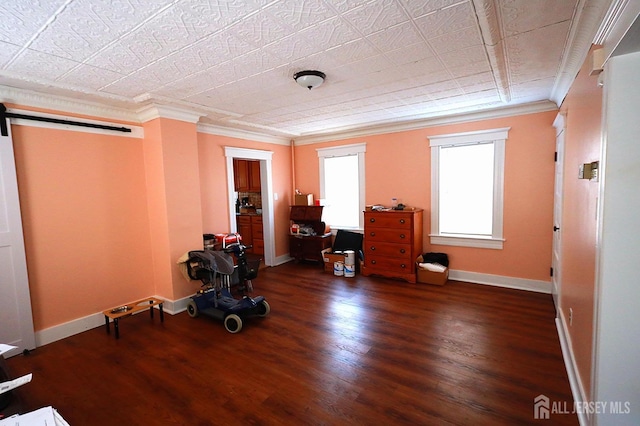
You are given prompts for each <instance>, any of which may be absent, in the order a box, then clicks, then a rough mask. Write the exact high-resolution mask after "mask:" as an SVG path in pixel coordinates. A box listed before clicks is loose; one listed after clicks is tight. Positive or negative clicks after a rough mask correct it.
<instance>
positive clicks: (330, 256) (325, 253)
mask: <svg viewBox="0 0 640 426" xmlns="http://www.w3.org/2000/svg"><path fill="white" fill-rule="evenodd" d="M321 253H322V260H324V271H325V272H331V273H332V274H333V263H334V262H344V253H343V252H338V253H333V252H332V251H331V249H330V248H327V249H324V250H322V252H321Z"/></svg>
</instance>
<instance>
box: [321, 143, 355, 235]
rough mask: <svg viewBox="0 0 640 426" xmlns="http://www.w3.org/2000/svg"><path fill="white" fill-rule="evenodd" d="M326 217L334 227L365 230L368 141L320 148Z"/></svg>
mask: <svg viewBox="0 0 640 426" xmlns="http://www.w3.org/2000/svg"><path fill="white" fill-rule="evenodd" d="M317 151H318V159H319V161H320V198H321V199H324V206H325V207H324V210H323V220H324V222H326V223H327V224H328V225H329V226H330V227H331V228H333V229H352V230H353V229H362V228H363V214H362V212H363V211H364V153H365V152H366V145H365V144H356V145H344V146H339V147H335V148H320V149H318V150H317Z"/></svg>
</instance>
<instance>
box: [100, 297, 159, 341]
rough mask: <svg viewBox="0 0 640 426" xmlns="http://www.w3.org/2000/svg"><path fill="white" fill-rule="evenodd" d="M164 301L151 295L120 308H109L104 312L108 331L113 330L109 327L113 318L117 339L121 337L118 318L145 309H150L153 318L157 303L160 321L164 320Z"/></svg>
mask: <svg viewBox="0 0 640 426" xmlns="http://www.w3.org/2000/svg"><path fill="white" fill-rule="evenodd" d="M163 303H164V300H160V299H156V298H155V297H149V298H146V299H142V300H138V301H137V302H131V303H128V304H126V305H123V306H120V307H118V308H113V309H107V310H106V311H104V312H103V314H104V324H105V326H106V328H107V333H110V332H111V329H110V328H109V318H111V319H112V320H113V328H114V329H115V330H116V339H119V338H120V327H119V325H118V320H119V319H120V318H122V317H126V316H129V315H132V314H135V313H136V312H140V311H144V310H145V309H149V313H150V316H151V318H153V307H154V306H156V305H158V309H159V310H160V322H164V311H163V310H162V305H163Z"/></svg>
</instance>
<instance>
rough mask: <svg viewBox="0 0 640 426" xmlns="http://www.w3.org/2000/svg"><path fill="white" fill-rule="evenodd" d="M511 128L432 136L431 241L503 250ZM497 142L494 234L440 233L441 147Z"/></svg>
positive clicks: (495, 145) (430, 144) (495, 150)
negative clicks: (505, 191)
mask: <svg viewBox="0 0 640 426" xmlns="http://www.w3.org/2000/svg"><path fill="white" fill-rule="evenodd" d="M509 129H510V127H505V128H500V129H491V130H483V131H479V132H465V133H452V134H448V135H438V136H431V137H429V146H430V147H431V233H430V234H429V237H430V242H431V244H439V245H448V246H463V247H477V248H489V249H498V250H499V249H502V247H503V243H504V241H505V239H504V238H503V219H504V216H503V215H504V158H505V142H506V140H507V137H508V135H509ZM487 142H493V144H494V160H495V161H494V173H495V175H494V181H493V183H494V187H493V194H494V197H493V226H492V228H493V233H492V236H490V237H481V236H477V235H451V234H441V233H440V218H439V212H440V208H439V202H440V201H439V196H438V195H439V194H438V188H439V187H440V184H439V175H440V173H439V165H440V147H443V146H447V147H450V146H455V145H469V144H477V143H487Z"/></svg>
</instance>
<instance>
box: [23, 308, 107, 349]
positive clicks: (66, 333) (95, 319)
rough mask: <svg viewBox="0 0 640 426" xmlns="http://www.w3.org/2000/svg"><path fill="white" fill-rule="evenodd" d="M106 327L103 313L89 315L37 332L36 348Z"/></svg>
mask: <svg viewBox="0 0 640 426" xmlns="http://www.w3.org/2000/svg"><path fill="white" fill-rule="evenodd" d="M100 326H104V315H102V312H99V313H95V314H91V315H87V316H86V317H82V318H78V319H75V320H72V321H69V322H65V323H63V324H58V325H54V326H53V327H49V328H45V329H44V330H40V331H36V347H40V346H44V345H48V344H49V343H53V342H55V341H58V340H62V339H65V338H67V337H70V336H73V335H74V334H78V333H82V332H83V331H87V330H91V329H92V328H96V327H100Z"/></svg>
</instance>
